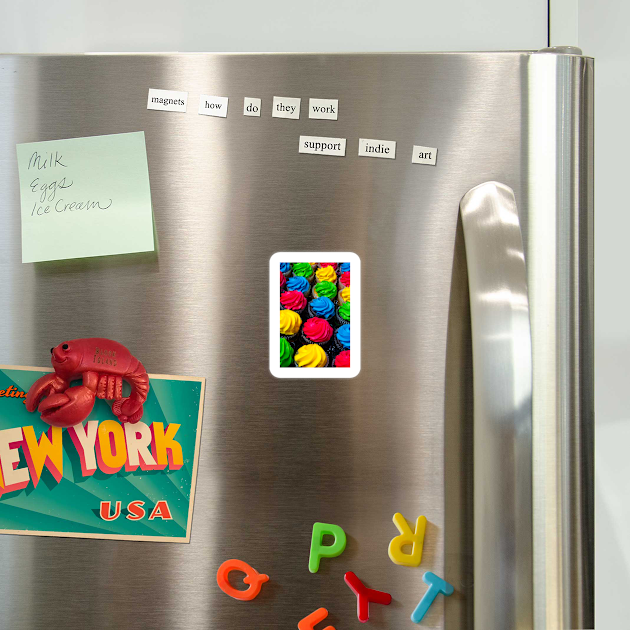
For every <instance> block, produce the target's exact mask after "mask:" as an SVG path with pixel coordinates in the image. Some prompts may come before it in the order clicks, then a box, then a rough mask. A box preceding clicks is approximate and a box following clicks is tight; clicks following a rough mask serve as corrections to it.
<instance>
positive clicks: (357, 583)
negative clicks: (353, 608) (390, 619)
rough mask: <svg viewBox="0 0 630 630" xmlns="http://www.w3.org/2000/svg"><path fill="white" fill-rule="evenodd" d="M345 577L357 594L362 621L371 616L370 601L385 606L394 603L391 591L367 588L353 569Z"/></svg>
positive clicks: (359, 616)
mask: <svg viewBox="0 0 630 630" xmlns="http://www.w3.org/2000/svg"><path fill="white" fill-rule="evenodd" d="M343 579H344V580H345V582H346V584H347V585H348V586H349V587H350V590H351V591H352V592H353V593H354V594H355V595H356V596H357V617H358V618H359V621H360V622H361V623H365V622H366V621H367V620H368V619H369V618H370V602H374V603H375V604H383V605H385V606H388V605H389V604H391V603H392V596H391V595H390V594H389V593H385V592H383V591H375V590H374V589H373V588H367V586H365V585H364V584H363V582H361V580H360V579H359V578H358V577H357V576H356V575H355V574H354V573H353V572H352V571H348V572H347V573H346V574H345V575H344V576H343Z"/></svg>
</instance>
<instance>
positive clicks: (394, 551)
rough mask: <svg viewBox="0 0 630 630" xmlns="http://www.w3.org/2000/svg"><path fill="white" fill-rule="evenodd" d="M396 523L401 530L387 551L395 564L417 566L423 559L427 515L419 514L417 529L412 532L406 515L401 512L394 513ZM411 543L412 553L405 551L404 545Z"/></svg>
mask: <svg viewBox="0 0 630 630" xmlns="http://www.w3.org/2000/svg"><path fill="white" fill-rule="evenodd" d="M393 521H394V525H396V527H397V528H398V531H399V532H400V535H399V536H396V538H394V539H393V540H392V541H391V542H390V543H389V548H388V550H387V553H388V554H389V557H390V559H391V561H392V562H393V563H394V564H402V565H404V566H407V567H417V566H419V564H420V562H421V561H422V546H423V544H424V532H425V530H426V528H427V519H426V517H425V516H419V517H418V520H417V521H416V531H415V532H412V531H411V528H410V527H409V525H408V524H407V521H406V520H405V517H404V516H403V515H402V514H401V513H400V512H396V514H394V518H393ZM405 545H411V553H404V552H403V547H404V546H405Z"/></svg>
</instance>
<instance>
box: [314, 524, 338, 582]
mask: <svg viewBox="0 0 630 630" xmlns="http://www.w3.org/2000/svg"><path fill="white" fill-rule="evenodd" d="M326 535H329V536H333V537H334V538H335V540H334V542H333V544H332V545H323V544H322V541H323V540H324V536H326ZM345 548H346V532H344V531H343V529H341V527H339V525H330V524H328V523H313V536H312V538H311V554H310V556H309V558H308V570H309V571H310V572H311V573H317V571H319V561H320V560H321V559H322V558H336V557H337V556H340V555H341V554H342V553H343V551H344V549H345Z"/></svg>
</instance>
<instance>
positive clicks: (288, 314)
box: [280, 309, 302, 339]
mask: <svg viewBox="0 0 630 630" xmlns="http://www.w3.org/2000/svg"><path fill="white" fill-rule="evenodd" d="M301 326H302V318H301V317H300V316H299V315H298V314H297V313H296V312H295V311H291V310H289V309H285V310H283V311H280V337H281V338H282V337H284V339H294V338H295V336H296V335H297V334H298V333H299V332H300V328H301Z"/></svg>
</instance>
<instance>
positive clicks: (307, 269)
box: [293, 263, 315, 282]
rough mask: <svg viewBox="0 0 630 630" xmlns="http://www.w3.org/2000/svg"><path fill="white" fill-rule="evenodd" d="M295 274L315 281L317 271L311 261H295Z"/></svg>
mask: <svg viewBox="0 0 630 630" xmlns="http://www.w3.org/2000/svg"><path fill="white" fill-rule="evenodd" d="M293 275H294V276H299V277H301V278H306V279H307V280H308V281H309V282H313V278H314V277H315V272H314V271H313V267H311V265H310V263H293Z"/></svg>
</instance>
